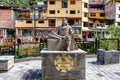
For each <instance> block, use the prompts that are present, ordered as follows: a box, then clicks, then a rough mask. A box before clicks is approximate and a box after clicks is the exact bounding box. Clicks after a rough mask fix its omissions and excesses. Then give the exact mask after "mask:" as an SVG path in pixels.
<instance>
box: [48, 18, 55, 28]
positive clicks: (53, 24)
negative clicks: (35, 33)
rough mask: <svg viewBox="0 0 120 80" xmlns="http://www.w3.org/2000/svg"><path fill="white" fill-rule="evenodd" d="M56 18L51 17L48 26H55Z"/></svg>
mask: <svg viewBox="0 0 120 80" xmlns="http://www.w3.org/2000/svg"><path fill="white" fill-rule="evenodd" d="M55 23H56V20H55V19H49V20H48V26H49V27H55Z"/></svg>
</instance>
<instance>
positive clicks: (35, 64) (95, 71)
mask: <svg viewBox="0 0 120 80" xmlns="http://www.w3.org/2000/svg"><path fill="white" fill-rule="evenodd" d="M40 74H41V60H33V61H25V62H19V63H15V64H14V67H12V68H11V69H10V70H9V71H7V72H2V71H0V80H41V79H40V77H41V75H40ZM86 80H120V63H119V64H111V65H99V64H97V63H96V58H87V59H86Z"/></svg>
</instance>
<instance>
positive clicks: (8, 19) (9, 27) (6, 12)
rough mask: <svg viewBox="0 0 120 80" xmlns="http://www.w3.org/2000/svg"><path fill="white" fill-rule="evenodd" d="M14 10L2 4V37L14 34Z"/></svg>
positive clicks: (0, 10) (0, 28) (0, 31)
mask: <svg viewBox="0 0 120 80" xmlns="http://www.w3.org/2000/svg"><path fill="white" fill-rule="evenodd" d="M14 32H15V29H14V12H13V10H11V8H10V7H4V6H0V37H1V38H9V37H12V36H14V35H13V33H14Z"/></svg>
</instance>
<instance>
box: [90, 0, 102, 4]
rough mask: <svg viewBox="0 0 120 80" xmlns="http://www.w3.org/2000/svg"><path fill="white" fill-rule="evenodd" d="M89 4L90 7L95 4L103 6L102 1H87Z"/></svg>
mask: <svg viewBox="0 0 120 80" xmlns="http://www.w3.org/2000/svg"><path fill="white" fill-rule="evenodd" d="M89 4H90V5H96V4H100V5H103V4H104V0H89Z"/></svg>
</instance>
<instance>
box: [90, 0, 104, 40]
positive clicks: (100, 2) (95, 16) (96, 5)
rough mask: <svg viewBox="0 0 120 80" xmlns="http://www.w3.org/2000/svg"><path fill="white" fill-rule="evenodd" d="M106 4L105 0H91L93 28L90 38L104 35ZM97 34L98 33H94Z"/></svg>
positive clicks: (91, 27) (91, 24) (91, 25)
mask: <svg viewBox="0 0 120 80" xmlns="http://www.w3.org/2000/svg"><path fill="white" fill-rule="evenodd" d="M104 7H105V4H104V0H89V9H88V10H89V12H88V18H89V21H88V23H89V28H90V29H91V32H90V34H89V35H88V38H91V37H95V36H96V37H102V36H103V34H101V33H102V32H103V29H104V27H105V8H104ZM94 34H96V35H94Z"/></svg>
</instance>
